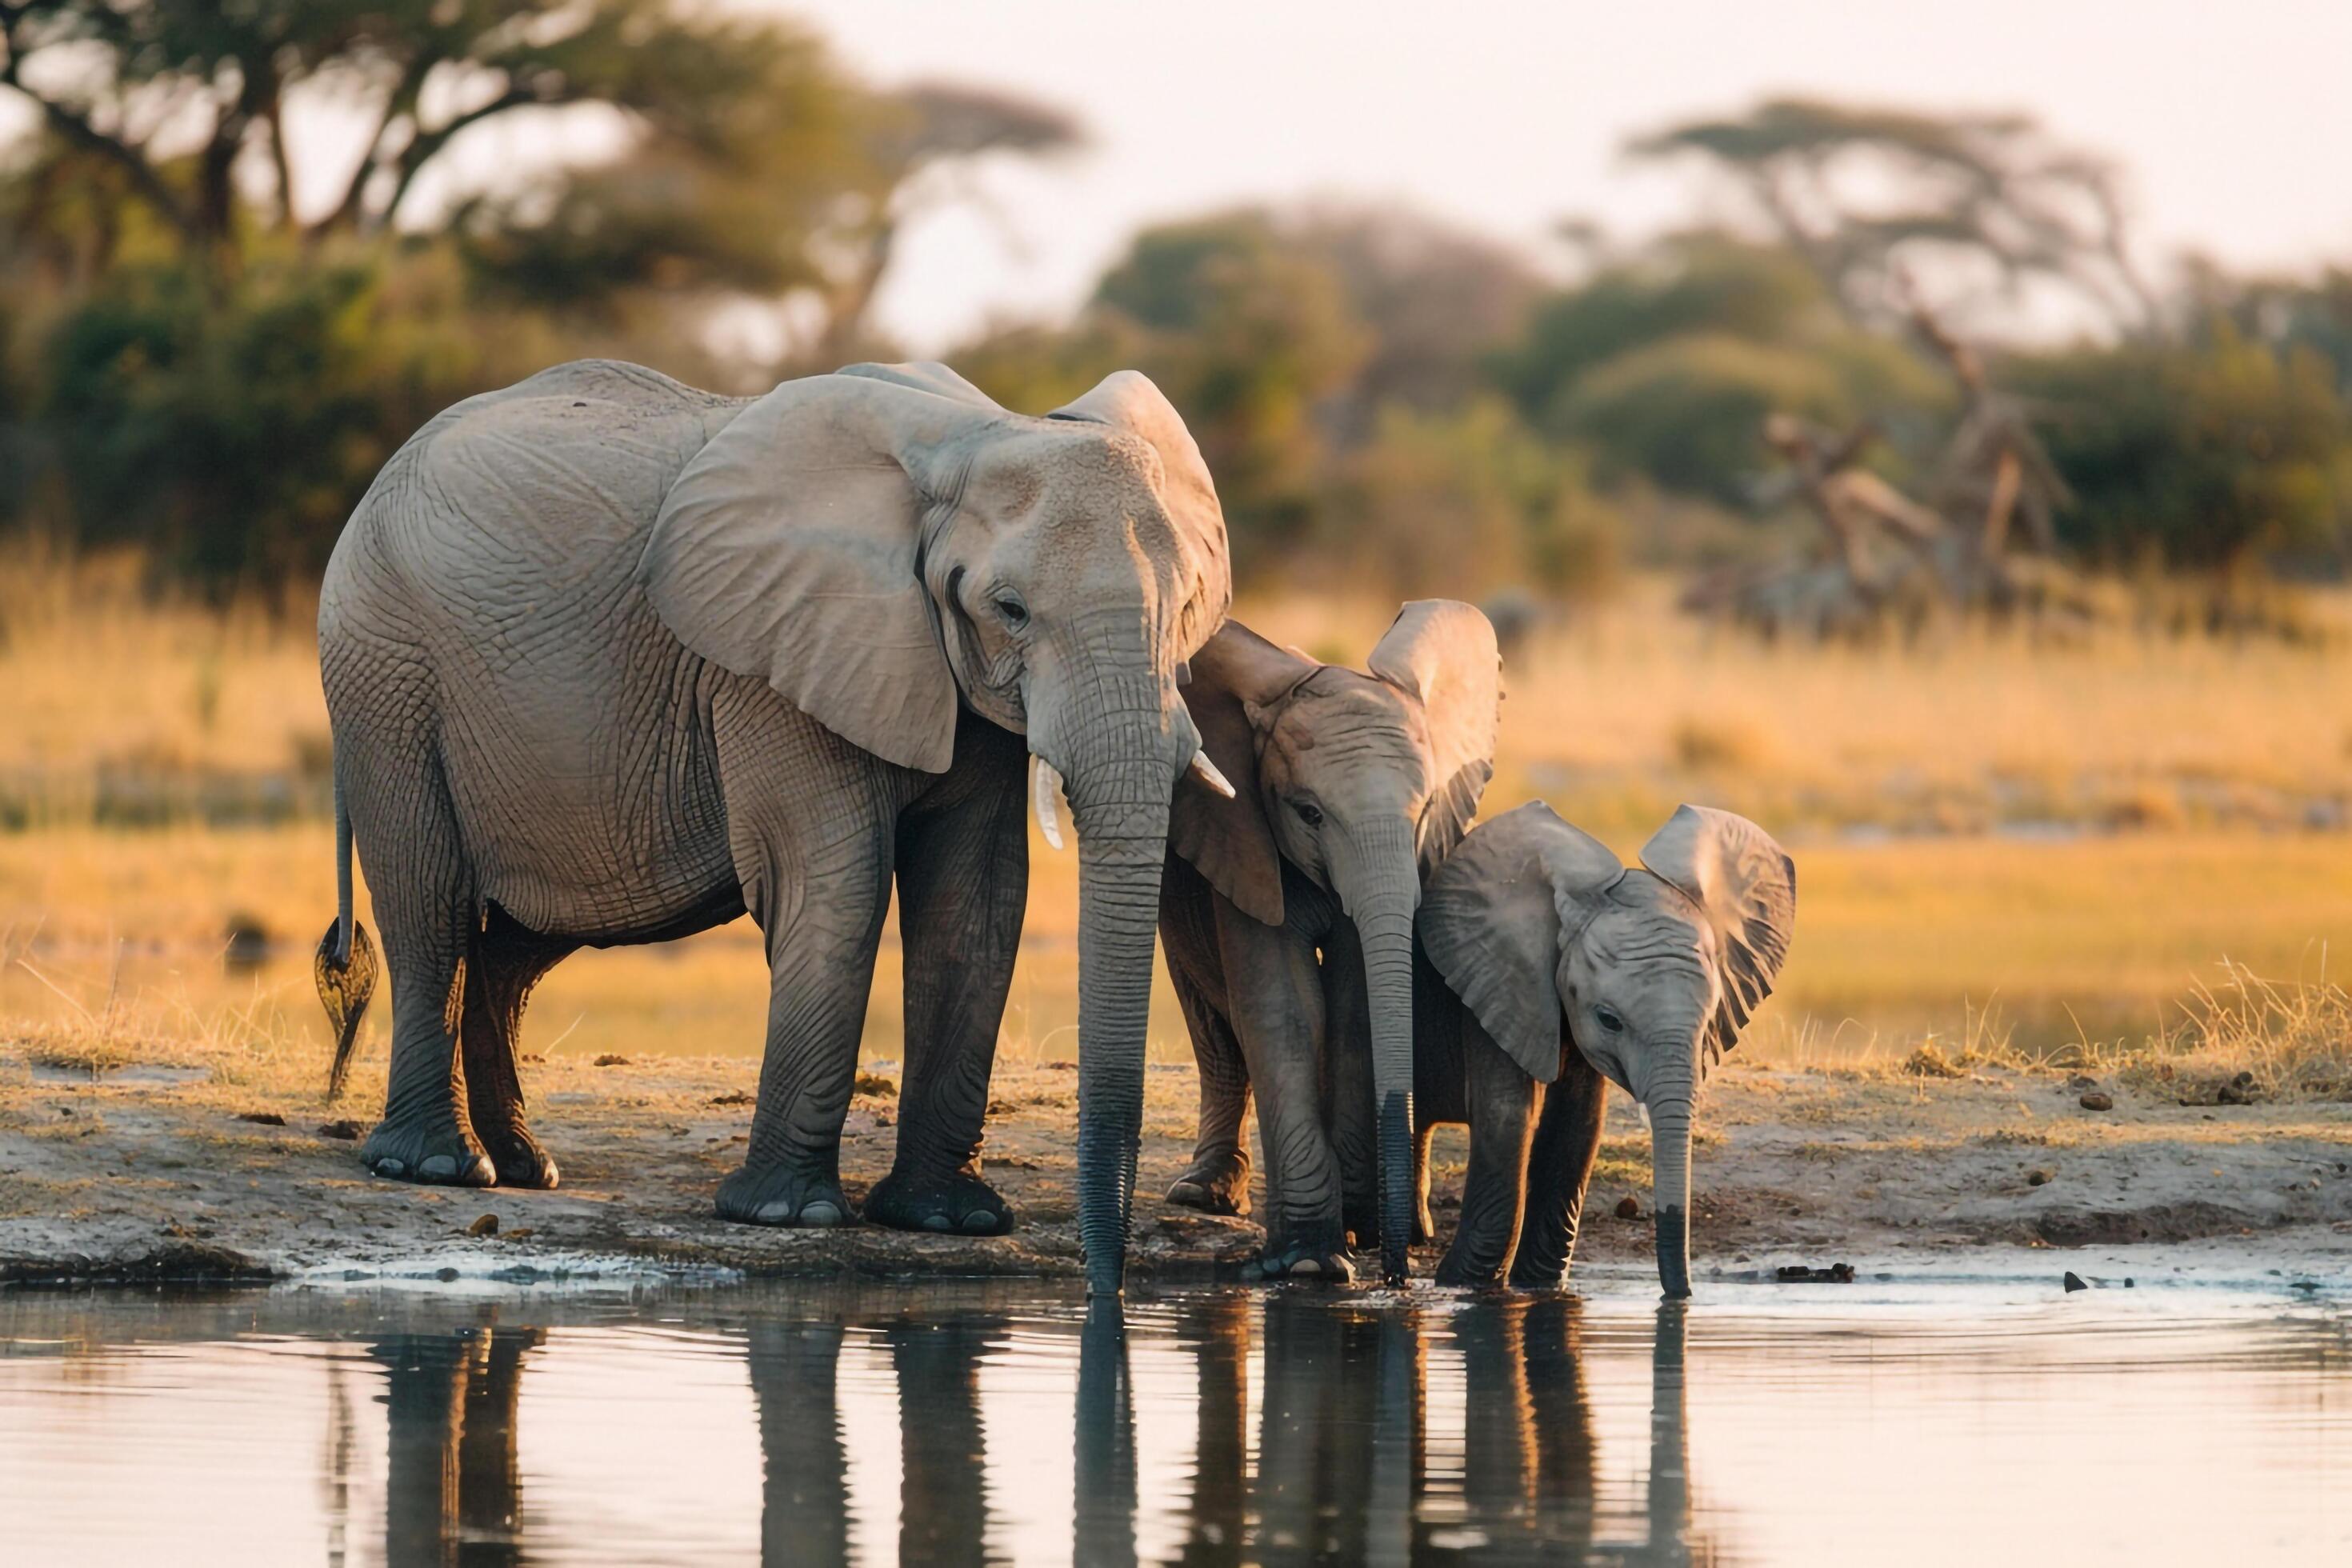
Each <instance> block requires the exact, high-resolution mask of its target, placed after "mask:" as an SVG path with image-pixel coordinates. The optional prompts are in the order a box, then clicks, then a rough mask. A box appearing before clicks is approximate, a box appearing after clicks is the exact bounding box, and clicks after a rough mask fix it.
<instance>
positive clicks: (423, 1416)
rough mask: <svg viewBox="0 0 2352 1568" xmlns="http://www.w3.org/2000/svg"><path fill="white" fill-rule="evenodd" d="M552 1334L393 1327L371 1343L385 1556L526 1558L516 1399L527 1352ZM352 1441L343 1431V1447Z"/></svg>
mask: <svg viewBox="0 0 2352 1568" xmlns="http://www.w3.org/2000/svg"><path fill="white" fill-rule="evenodd" d="M545 1337H546V1336H545V1331H544V1330H541V1329H535V1328H531V1329H526V1328H497V1327H485V1328H477V1329H467V1330H462V1331H456V1332H449V1333H416V1334H394V1335H392V1336H390V1337H389V1338H386V1339H383V1340H379V1341H377V1342H375V1343H374V1344H373V1345H371V1346H370V1347H369V1352H370V1353H371V1354H373V1356H374V1357H375V1359H376V1360H377V1361H378V1362H379V1363H382V1364H383V1369H384V1392H383V1405H384V1412H385V1436H386V1441H385V1448H386V1451H387V1458H388V1464H387V1467H386V1473H385V1477H384V1497H383V1557H384V1561H385V1562H386V1563H393V1564H395V1565H404V1564H408V1563H468V1564H471V1563H484V1564H495V1563H520V1562H521V1561H522V1560H523V1550H522V1476H521V1471H520V1468H518V1466H517V1464H516V1460H515V1402H516V1395H517V1394H518V1392H519V1390H520V1386H521V1377H522V1368H523V1363H524V1359H525V1357H526V1356H528V1355H529V1353H530V1352H531V1351H533V1350H535V1349H537V1348H538V1346H539V1345H540V1343H541V1341H542V1340H543V1339H544V1338H545ZM350 1448H351V1444H350V1443H349V1442H348V1441H347V1440H345V1435H344V1434H341V1433H338V1434H337V1436H336V1441H335V1443H334V1449H335V1451H336V1453H338V1454H343V1455H347V1454H348V1453H349V1451H350ZM344 1495H347V1490H345V1491H344Z"/></svg>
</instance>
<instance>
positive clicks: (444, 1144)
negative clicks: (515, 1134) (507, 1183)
mask: <svg viewBox="0 0 2352 1568" xmlns="http://www.w3.org/2000/svg"><path fill="white" fill-rule="evenodd" d="M360 1160H361V1162H362V1163H364V1164H365V1165H366V1166H367V1168H368V1169H369V1170H371V1171H373V1172H374V1173H376V1174H377V1175H379V1176H383V1177H386V1178H388V1179H390V1180H392V1181H395V1182H423V1183H425V1184H428V1185H432V1186H441V1187H487V1186H491V1185H494V1184H496V1183H497V1181H498V1179H499V1173H498V1171H497V1168H496V1167H494V1166H493V1165H492V1164H491V1163H490V1158H489V1156H488V1154H485V1153H484V1152H482V1146H481V1144H480V1143H478V1142H476V1141H475V1139H474V1135H473V1134H472V1133H471V1132H470V1131H467V1129H466V1127H465V1126H464V1124H463V1123H461V1122H459V1121H457V1119H456V1118H454V1117H438V1118H425V1117H417V1118H413V1119H410V1120H406V1121H385V1122H381V1123H379V1124H378V1125H377V1127H376V1130H375V1131H373V1132H371V1133H369V1134H368V1140H367V1142H365V1143H364V1144H362V1145H361V1148H360Z"/></svg>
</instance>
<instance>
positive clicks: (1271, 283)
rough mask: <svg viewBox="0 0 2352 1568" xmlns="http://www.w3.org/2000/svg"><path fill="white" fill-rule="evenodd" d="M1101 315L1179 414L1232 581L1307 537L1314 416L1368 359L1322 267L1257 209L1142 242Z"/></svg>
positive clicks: (1103, 294)
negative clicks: (1209, 476)
mask: <svg viewBox="0 0 2352 1568" xmlns="http://www.w3.org/2000/svg"><path fill="white" fill-rule="evenodd" d="M1094 308H1095V310H1097V311H1099V312H1101V313H1103V314H1105V315H1108V316H1110V317H1113V318H1115V319H1120V320H1123V321H1125V322H1126V323H1128V324H1129V325H1130V326H1131V327H1132V328H1133V329H1136V330H1135V331H1132V332H1131V333H1127V334H1121V333H1118V331H1117V330H1116V329H1113V330H1112V331H1110V332H1109V333H1108V334H1107V338H1108V341H1122V339H1123V341H1124V342H1125V344H1126V346H1128V347H1129V349H1130V350H1131V352H1132V353H1134V356H1135V358H1134V363H1136V364H1137V365H1138V366H1139V368H1141V369H1142V370H1143V371H1144V372H1145V373H1146V374H1149V375H1150V376H1151V377H1152V378H1153V379H1154V380H1155V381H1157V382H1159V383H1160V386H1161V388H1162V389H1163V390H1164V391H1165V392H1166V393H1167V394H1168V395H1169V396H1170V397H1171V399H1173V400H1174V402H1175V404H1176V405H1177V406H1178V407H1179V408H1181V409H1183V410H1184V416H1185V420H1186V423H1188V424H1189V425H1191V426H1192V433H1193V436H1194V437H1195V438H1196V439H1197V440H1198V441H1199V442H1200V444H1201V451H1202V457H1204V458H1206V459H1207V460H1208V464H1209V471H1210V472H1211V473H1213V474H1214V475H1216V477H1217V493H1218V496H1219V498H1220V499H1221V500H1223V503H1224V509H1225V517H1226V521H1227V522H1228V523H1229V524H1230V525H1231V527H1232V530H1233V535H1234V569H1235V571H1236V573H1245V572H1247V571H1248V570H1250V569H1252V568H1254V567H1255V566H1257V565H1259V564H1260V563H1264V562H1265V561H1268V560H1272V559H1276V558H1278V557H1280V556H1282V555H1285V554H1286V553H1287V552H1290V551H1292V550H1294V549H1295V548H1296V547H1297V545H1298V544H1299V543H1300V542H1303V541H1304V540H1305V539H1306V538H1307V535H1308V533H1309V532H1310V531H1312V528H1313V525H1314V521H1315V516H1316V510H1317V507H1318V474H1319V473H1320V471H1321V469H1322V468H1323V466H1324V464H1325V463H1326V462H1327V461H1328V456H1329V452H1330V447H1331V443H1330V438H1329V436H1328V433H1327V431H1326V429H1325V427H1324V426H1323V424H1322V423H1321V421H1320V419H1319V417H1318V416H1319V413H1320V411H1321V410H1322V409H1323V408H1324V407H1325V406H1327V405H1328V403H1329V401H1330V400H1331V399H1333V398H1335V397H1337V396H1338V395H1340V394H1341V393H1343V392H1344V391H1345V389H1346V388H1347V387H1348V386H1349V384H1350V382H1351V380H1352V378H1353V377H1354V376H1355V375H1356V374H1357V373H1358V372H1359V371H1360V369H1361V368H1362V366H1363V364H1364V363H1365V360H1366V358H1367V356H1368V354H1369V353H1370V346H1371V345H1370V335H1369V334H1368V333H1367V331H1365V329H1364V326H1363V323H1362V322H1361V321H1360V320H1359V319H1358V318H1357V317H1356V314H1355V312H1354V311H1353V310H1350V309H1349V301H1348V298H1347V293H1346V289H1344V287H1343V286H1342V285H1341V282H1340V280H1339V277H1338V276H1337V275H1336V274H1335V273H1334V272H1333V270H1332V269H1331V268H1330V267H1329V266H1328V264H1327V263H1325V262H1324V261H1322V260H1321V259H1319V258H1317V257H1315V256H1313V255H1311V254H1308V253H1307V252H1306V251H1304V250H1303V249H1301V248H1300V247H1297V246H1296V245H1294V244H1291V243H1290V242H1289V241H1288V240H1287V238H1286V236H1285V235H1284V234H1283V233H1282V232H1281V231H1280V229H1279V228H1278V227H1277V226H1276V225H1275V224H1274V222H1273V221H1272V220H1271V219H1270V218H1269V217H1268V216H1267V215H1266V214H1265V213H1263V212H1255V211H1250V212H1240V213H1229V214H1224V215H1222V216H1213V217H1208V218H1203V219H1201V220H1199V221H1196V222H1192V223H1182V224H1171V225H1167V226H1161V227H1158V228H1150V229H1146V230H1145V231H1144V232H1143V233H1141V234H1139V235H1138V236H1137V237H1136V238H1135V242H1134V244H1133V245H1132V246H1130V247H1129V250H1128V252H1127V255H1126V256H1125V257H1124V258H1122V259H1121V260H1119V261H1118V262H1117V263H1115V264H1114V265H1113V266H1112V268H1111V269H1110V270H1109V271H1108V272H1107V273H1105V274H1104V275H1103V279H1102V282H1101V283H1100V284H1099V285H1098V286H1097V289H1096V290H1095V304H1094Z"/></svg>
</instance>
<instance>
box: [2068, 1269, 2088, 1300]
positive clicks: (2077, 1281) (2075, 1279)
mask: <svg viewBox="0 0 2352 1568" xmlns="http://www.w3.org/2000/svg"><path fill="white" fill-rule="evenodd" d="M2064 1284H2065V1286H2066V1294H2068V1295H2069V1296H2071V1295H2073V1294H2074V1292H2075V1291H2077V1290H2087V1289H2090V1287H2089V1286H2088V1285H2085V1284H2084V1283H2083V1277H2082V1276H2081V1275H2080V1274H2077V1273H2075V1272H2074V1270H2073V1269H2071V1268H2069V1269H2068V1270H2066V1279H2065V1280H2064Z"/></svg>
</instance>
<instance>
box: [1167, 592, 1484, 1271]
mask: <svg viewBox="0 0 2352 1568" xmlns="http://www.w3.org/2000/svg"><path fill="white" fill-rule="evenodd" d="M1365 663H1366V669H1365V671H1363V672H1359V671H1356V670H1352V669H1345V668H1339V667H1338V666H1336V665H1326V664H1318V662H1316V661H1315V660H1314V659H1311V658H1306V657H1305V656H1303V655H1301V654H1297V653H1293V652H1291V651H1290V650H1288V649H1286V648H1281V647H1276V646H1275V645H1273V644H1272V643H1269V642H1267V641H1266V640H1265V638H1264V637H1259V636H1258V635H1257V634H1256V633H1255V632H1253V631H1251V630H1250V629H1249V628H1248V627H1246V626H1242V625H1240V624H1239V623H1237V622H1228V623H1226V625H1225V626H1224V627H1223V629H1222V630H1220V631H1219V632H1218V633H1217V634H1216V635H1215V636H1214V637H1211V638H1210V639H1209V640H1208V642H1207V643H1206V644H1204V645H1203V646H1202V649H1201V651H1200V652H1199V653H1197V654H1195V655H1194V656H1193V657H1192V680H1191V683H1190V684H1189V685H1188V686H1186V688H1185V689H1184V701H1185V706H1186V708H1187V709H1188V710H1190V712H1191V713H1192V720H1193V722H1194V724H1195V725H1196V726H1197V727H1198V728H1199V730H1200V731H1201V743H1202V746H1203V748H1204V749H1205V750H1206V751H1207V752H1208V754H1209V756H1210V758H1211V760H1212V761H1213V762H1214V763H1215V764H1216V766H1217V768H1218V769H1219V770H1220V771H1221V772H1222V773H1223V774H1225V775H1227V776H1228V777H1230V779H1231V781H1232V789H1233V793H1232V794H1231V795H1224V794H1221V793H1219V792H1218V791H1216V790H1214V789H1213V788H1212V787H1211V786H1209V785H1208V784H1205V783H1204V782H1203V781H1202V779H1201V778H1200V777H1199V776H1197V775H1194V774H1188V775H1186V776H1185V777H1184V778H1183V779H1181V780H1180V781H1179V782H1178V784H1177V786H1176V791H1175V801H1174V805H1173V806H1172V807H1171V816H1170V837H1169V851H1170V852H1169V858H1168V868H1167V871H1166V873H1165V874H1164V876H1163V877H1162V879H1161V881H1160V937H1161V941H1162V942H1163V944H1164V945H1165V947H1166V950H1167V954H1168V973H1169V975H1170V977H1171V979H1172V980H1173V981H1174V982H1175V987H1176V995H1177V999H1178V1001H1180V1002H1181V1004H1182V1005H1183V1008H1184V1020H1185V1023H1186V1024H1187V1025H1188V1026H1190V1028H1191V1030H1192V1049H1193V1054H1194V1055H1195V1057H1196V1058H1198V1060H1199V1062H1200V1067H1201V1124H1200V1142H1199V1147H1198V1148H1197V1150H1196V1151H1195V1153H1194V1156H1193V1161H1192V1167H1191V1168H1190V1169H1189V1170H1187V1171H1186V1172H1185V1173H1183V1174H1182V1175H1181V1176H1180V1177H1179V1178H1178V1179H1177V1181H1176V1184H1175V1185H1174V1186H1172V1187H1171V1189H1170V1190H1169V1194H1168V1197H1169V1201H1170V1202H1171V1203H1177V1204H1185V1205H1191V1206H1192V1207H1195V1208H1202V1209H1207V1210H1209V1211H1211V1212H1213V1213H1223V1214H1239V1213H1243V1212H1244V1211H1245V1210H1246V1209H1247V1207H1248V1201H1249V1200H1248V1194H1249V1156H1248V1155H1247V1153H1246V1152H1244V1150H1243V1148H1242V1142H1241V1130H1242V1113H1243V1112H1244V1110H1246V1109H1248V1106H1249V1100H1250V1095H1251V1092H1252V1090H1253V1089H1255V1092H1256V1095H1257V1100H1258V1130H1259V1142H1260V1143H1261V1144H1262V1145H1263V1147H1264V1149H1265V1166H1266V1170H1265V1183H1266V1200H1267V1207H1268V1209H1269V1210H1271V1211H1272V1212H1270V1213H1269V1214H1267V1215H1265V1231H1266V1249H1265V1268H1266V1270H1267V1271H1268V1272H1271V1273H1306V1274H1315V1273H1323V1274H1332V1273H1339V1274H1342V1275H1344V1274H1346V1273H1347V1272H1348V1271H1349V1265H1348V1263H1347V1259H1346V1253H1347V1246H1346V1240H1345V1232H1346V1230H1347V1229H1348V1228H1349V1227H1350V1226H1353V1227H1354V1228H1356V1229H1357V1230H1358V1231H1359V1232H1360V1233H1365V1232H1369V1231H1370V1230H1371V1229H1372V1228H1373V1227H1374V1225H1375V1223H1376V1219H1375V1214H1374V1209H1375V1205H1374V1203H1373V1201H1372V1194H1373V1190H1374V1184H1373V1181H1372V1179H1371V1175H1370V1173H1371V1171H1372V1170H1374V1169H1377V1170H1378V1171H1379V1173H1380V1175H1381V1187H1382V1189H1383V1190H1382V1192H1381V1196H1382V1198H1383V1199H1384V1200H1385V1201H1387V1202H1388V1203H1391V1204H1392V1205H1395V1211H1394V1212H1395V1213H1396V1215H1398V1216H1399V1219H1400V1222H1399V1223H1398V1224H1396V1225H1394V1226H1388V1227H1385V1228H1384V1229H1383V1231H1382V1234H1383V1237H1384V1238H1385V1239H1386V1240H1387V1241H1388V1242H1389V1243H1390V1245H1387V1246H1384V1247H1383V1249H1382V1258H1381V1263H1382V1269H1383V1272H1384V1274H1385V1275H1386V1276H1387V1277H1388V1278H1390V1279H1402V1278H1403V1275H1404V1268H1405V1250H1404V1242H1405V1232H1406V1229H1407V1225H1406V1223H1404V1221H1403V1219H1402V1216H1404V1215H1406V1214H1407V1213H1408V1212H1409V1202H1410V1197H1409V1194H1410V1192H1411V1182H1412V1131H1411V1129H1412V1105H1411V1101H1410V1100H1409V1099H1408V1096H1409V1095H1410V1094H1411V1092H1412V1059H1413V1054H1412V948H1413V940H1412V930H1413V910H1414V909H1415V907H1416V906H1417V905H1418V904H1419V902H1420V900H1421V887H1422V879H1423V878H1424V877H1426V876H1427V875H1428V874H1429V872H1430V870H1431V869H1432V868H1433V867H1435V866H1436V865H1437V864H1438V863H1439V862H1440V861H1442V860H1444V858H1445V856H1446V853H1447V852H1448V851H1449V850H1451V849H1452V848H1453V847H1454V845H1455V844H1457V843H1459V842H1460V841H1461V837H1462V834H1463V831H1464V829H1465V828H1466V827H1467V826H1469V823H1470V819H1471V817H1472V816H1475V815H1476V813H1477V809H1478V797H1479V795H1480V793H1481V792H1482V791H1483V790H1484V789H1485V788H1486V780H1487V778H1488V776H1489V775H1490V774H1491V773H1493V771H1494V756H1495V730H1496V721H1497V719H1498V704H1499V703H1500V701H1501V700H1502V687H1501V675H1500V671H1499V664H1500V660H1499V658H1498V657H1497V655H1496V651H1495V633H1494V629H1493V628H1492V627H1491V626H1488V625H1487V624H1486V616H1482V615H1480V614H1479V613H1478V612H1477V611H1476V610H1475V609H1474V608H1472V607H1471V606H1470V605H1464V604H1458V603H1455V602H1454V601H1453V600H1450V599H1419V600H1415V601H1413V602H1412V603H1411V604H1408V605H1405V606H1404V607H1403V608H1402V610H1401V611H1399V612H1398V615H1397V618H1396V620H1395V622H1394V623H1393V624H1392V625H1391V626H1390V627H1389V630H1388V633H1387V635H1386V636H1384V637H1381V640H1380V643H1379V645H1378V646H1377V647H1374V648H1373V649H1372V652H1371V657H1370V658H1369V659H1367V660H1366V661H1365ZM1327 1038H1328V1039H1330V1040H1335V1041H1340V1042H1344V1045H1342V1046H1340V1047H1338V1048H1330V1049H1327V1047H1326V1045H1325V1042H1326V1039H1327ZM1327 1118H1328V1119H1329V1120H1330V1121H1332V1122H1334V1123H1336V1126H1335V1128H1334V1129H1333V1131H1329V1132H1327V1131H1326V1120H1327ZM1376 1140H1377V1147H1378V1150H1379V1152H1378V1153H1375V1152H1374V1151H1375V1146H1376ZM1335 1142H1336V1143H1337V1144H1338V1145H1339V1147H1340V1148H1342V1149H1360V1151H1361V1154H1360V1160H1358V1159H1354V1158H1343V1157H1342V1156H1340V1155H1338V1154H1336V1153H1335V1151H1334V1143H1335ZM1354 1163H1361V1164H1362V1165H1363V1166H1364V1167H1365V1168H1366V1178H1365V1180H1364V1181H1363V1182H1362V1183H1361V1184H1346V1185H1344V1186H1343V1184H1342V1182H1341V1180H1340V1177H1341V1173H1342V1170H1343V1168H1348V1167H1351V1166H1352V1165H1353V1164H1354Z"/></svg>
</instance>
